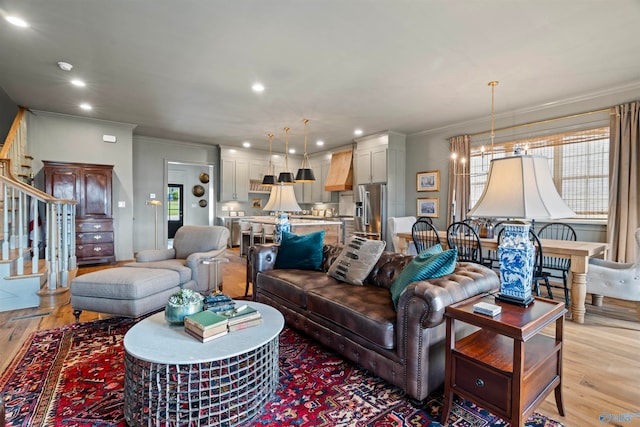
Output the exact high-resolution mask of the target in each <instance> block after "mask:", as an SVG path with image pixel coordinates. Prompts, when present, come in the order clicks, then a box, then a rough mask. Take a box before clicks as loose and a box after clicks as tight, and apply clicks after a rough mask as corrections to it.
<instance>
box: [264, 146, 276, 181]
mask: <svg viewBox="0 0 640 427" xmlns="http://www.w3.org/2000/svg"><path fill="white" fill-rule="evenodd" d="M268 136H269V168H268V169H267V174H266V175H265V176H264V178H262V185H264V186H267V187H270V186H272V185H274V184H275V183H276V176H275V175H274V174H273V163H272V161H271V145H272V142H273V134H272V133H270V134H268Z"/></svg>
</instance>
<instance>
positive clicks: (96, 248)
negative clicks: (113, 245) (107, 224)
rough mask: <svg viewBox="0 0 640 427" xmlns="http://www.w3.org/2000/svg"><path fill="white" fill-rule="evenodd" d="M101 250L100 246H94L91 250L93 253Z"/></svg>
mask: <svg viewBox="0 0 640 427" xmlns="http://www.w3.org/2000/svg"><path fill="white" fill-rule="evenodd" d="M101 250H102V248H101V247H100V246H96V247H94V248H93V251H94V252H100V251H101Z"/></svg>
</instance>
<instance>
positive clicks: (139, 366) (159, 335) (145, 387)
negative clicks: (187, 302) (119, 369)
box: [124, 301, 284, 426]
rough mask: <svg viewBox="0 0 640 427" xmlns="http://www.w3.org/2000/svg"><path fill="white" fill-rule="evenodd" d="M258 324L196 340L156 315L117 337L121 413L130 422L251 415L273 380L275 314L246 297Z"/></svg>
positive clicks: (230, 419) (215, 420)
mask: <svg viewBox="0 0 640 427" xmlns="http://www.w3.org/2000/svg"><path fill="white" fill-rule="evenodd" d="M236 303H237V304H238V305H240V304H245V303H246V304H247V305H249V306H252V307H254V308H256V309H257V310H258V311H259V312H260V313H261V314H262V319H263V322H262V324H261V325H257V326H252V327H249V328H247V329H242V330H239V331H233V332H229V333H228V334H227V335H225V336H223V337H220V338H217V339H214V340H213V341H209V342H207V343H201V342H199V341H198V340H196V339H195V338H192V337H191V336H189V335H187V333H186V332H185V331H184V326H182V325H178V326H174V325H170V324H168V323H167V322H166V321H165V319H164V312H160V313H157V314H154V315H153V316H150V317H148V318H146V319H144V320H142V321H140V322H139V323H138V324H136V325H135V326H133V327H132V328H131V329H130V330H129V331H128V332H127V334H126V335H125V337H124V348H125V378H124V414H125V418H126V421H127V423H128V424H129V425H130V426H142V425H198V426H213V425H215V426H235V425H239V424H242V423H243V422H245V421H247V420H249V419H250V418H252V417H253V416H254V415H256V414H257V413H258V412H259V411H260V410H261V409H262V408H263V407H264V405H265V404H266V402H268V401H269V400H270V399H271V398H272V397H273V396H274V394H275V390H276V387H277V385H278V377H279V375H278V352H279V345H278V344H279V343H278V335H279V334H280V332H281V331H282V328H283V327H284V318H283V317H282V314H280V312H279V311H278V310H276V309H274V308H273V307H270V306H268V305H266V304H261V303H257V302H253V301H249V302H245V301H238V302H236Z"/></svg>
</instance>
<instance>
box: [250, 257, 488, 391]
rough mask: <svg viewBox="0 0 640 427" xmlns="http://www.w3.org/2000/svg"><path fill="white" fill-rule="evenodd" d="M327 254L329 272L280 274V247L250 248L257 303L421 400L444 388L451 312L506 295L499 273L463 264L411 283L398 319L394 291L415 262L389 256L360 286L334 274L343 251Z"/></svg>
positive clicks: (324, 266) (288, 271) (402, 298)
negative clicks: (493, 294) (461, 304)
mask: <svg viewBox="0 0 640 427" xmlns="http://www.w3.org/2000/svg"><path fill="white" fill-rule="evenodd" d="M323 250H324V254H323V261H322V270H323V271H307V270H294V269H274V264H275V259H276V257H277V255H278V246H276V245H256V246H252V247H251V248H249V252H248V256H249V262H250V263H251V264H250V265H251V275H252V282H253V284H254V290H253V298H254V300H256V301H259V302H263V303H266V304H269V305H271V306H273V307H275V308H277V309H278V310H280V311H281V312H282V314H283V315H284V318H285V321H286V323H287V325H288V326H290V327H292V328H294V329H297V330H299V331H302V332H304V333H305V334H307V335H308V336H310V337H313V338H314V339H316V340H317V341H319V342H321V343H322V344H324V345H325V346H327V347H329V348H331V349H332V350H334V351H336V352H337V353H339V354H341V355H342V356H344V357H346V358H347V359H350V360H352V361H353V362H355V363H357V364H358V365H360V366H361V367H363V368H365V369H367V370H368V371H370V372H372V373H373V374H375V375H378V376H379V377H381V378H383V379H385V380H387V381H388V382H390V383H392V384H395V385H397V386H398V387H400V388H402V389H403V390H404V391H405V392H406V393H407V394H408V395H409V396H411V397H413V398H415V399H417V400H420V401H421V400H423V399H425V398H426V397H427V396H428V395H429V393H431V392H432V391H434V390H435V389H437V388H439V387H440V386H442V384H443V383H444V363H445V358H444V354H445V353H444V350H445V348H444V346H445V341H444V339H445V328H444V309H445V307H446V306H447V305H450V304H453V303H456V302H458V301H462V300H464V299H467V298H470V297H472V296H474V295H478V294H482V293H485V292H489V291H491V290H494V289H496V288H498V287H499V280H498V276H497V275H496V274H495V272H493V271H492V270H490V269H488V268H486V267H483V266H481V265H478V264H472V263H458V264H457V265H456V269H455V271H454V272H453V274H450V275H447V276H443V277H440V278H438V279H431V280H428V281H420V282H414V283H412V284H410V285H409V286H408V287H407V289H406V290H405V291H404V292H403V293H402V295H401V296H400V300H399V302H398V310H397V312H396V310H395V309H394V307H393V303H392V301H391V294H390V292H389V289H390V287H391V285H392V283H393V281H394V278H395V277H396V276H397V275H398V274H399V273H400V271H402V269H403V268H404V267H405V266H406V265H407V264H408V263H409V262H410V261H411V259H412V258H413V256H409V255H402V254H398V253H393V252H383V253H382V256H381V257H380V259H379V260H378V262H377V264H376V265H375V267H374V268H373V270H372V271H371V273H370V274H369V276H368V277H367V279H366V281H365V284H364V286H355V285H350V284H347V283H343V282H340V281H338V280H336V279H334V278H333V277H331V276H329V275H327V274H326V271H327V270H328V269H329V266H331V263H332V262H333V261H334V260H335V259H336V258H337V257H338V255H340V252H341V251H342V246H340V245H325V246H324V248H323ZM456 323H457V324H461V322H456ZM468 330H469V328H467V331H468ZM457 333H465V331H463V330H460V331H458V332H457Z"/></svg>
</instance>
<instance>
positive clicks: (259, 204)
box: [251, 199, 262, 209]
mask: <svg viewBox="0 0 640 427" xmlns="http://www.w3.org/2000/svg"><path fill="white" fill-rule="evenodd" d="M251 207H252V208H254V209H260V208H261V207H262V199H251Z"/></svg>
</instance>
